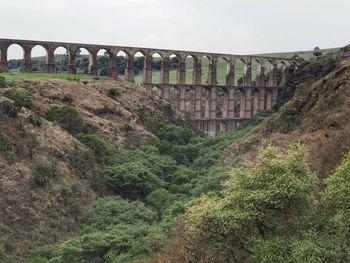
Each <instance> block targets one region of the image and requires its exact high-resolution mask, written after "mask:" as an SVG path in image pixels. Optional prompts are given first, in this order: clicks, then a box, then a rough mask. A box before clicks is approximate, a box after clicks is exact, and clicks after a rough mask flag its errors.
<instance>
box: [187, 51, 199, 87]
mask: <svg viewBox="0 0 350 263" xmlns="http://www.w3.org/2000/svg"><path fill="white" fill-rule="evenodd" d="M196 62H197V58H196V57H195V56H193V55H187V56H186V57H185V70H186V82H185V83H186V84H194V65H195V64H196Z"/></svg>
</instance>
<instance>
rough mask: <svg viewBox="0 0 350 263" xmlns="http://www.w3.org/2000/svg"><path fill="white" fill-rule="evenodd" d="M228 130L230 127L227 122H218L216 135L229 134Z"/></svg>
mask: <svg viewBox="0 0 350 263" xmlns="http://www.w3.org/2000/svg"><path fill="white" fill-rule="evenodd" d="M227 130H228V125H227V122H226V121H225V120H220V121H217V122H216V134H218V133H220V132H227Z"/></svg>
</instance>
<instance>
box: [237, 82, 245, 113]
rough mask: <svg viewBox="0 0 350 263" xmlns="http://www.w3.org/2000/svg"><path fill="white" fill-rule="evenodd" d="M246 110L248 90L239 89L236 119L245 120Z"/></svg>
mask: <svg viewBox="0 0 350 263" xmlns="http://www.w3.org/2000/svg"><path fill="white" fill-rule="evenodd" d="M245 108H246V90H245V89H244V88H238V89H237V92H236V98H235V117H236V118H245Z"/></svg>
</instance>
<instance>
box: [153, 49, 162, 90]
mask: <svg viewBox="0 0 350 263" xmlns="http://www.w3.org/2000/svg"><path fill="white" fill-rule="evenodd" d="M161 63H162V56H161V54H159V53H154V54H152V57H151V70H152V83H154V84H159V83H160V82H161V81H160V68H161Z"/></svg>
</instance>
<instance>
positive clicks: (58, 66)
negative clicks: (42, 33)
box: [53, 46, 69, 73]
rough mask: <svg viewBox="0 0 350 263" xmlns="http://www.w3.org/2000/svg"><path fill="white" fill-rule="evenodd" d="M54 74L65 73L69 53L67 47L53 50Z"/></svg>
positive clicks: (58, 47)
mask: <svg viewBox="0 0 350 263" xmlns="http://www.w3.org/2000/svg"><path fill="white" fill-rule="evenodd" d="M53 56H54V65H55V66H54V68H55V70H54V71H55V73H67V71H68V60H69V53H68V49H67V47H64V46H57V47H54V48H53Z"/></svg>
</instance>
